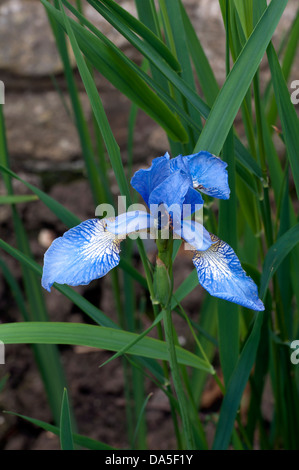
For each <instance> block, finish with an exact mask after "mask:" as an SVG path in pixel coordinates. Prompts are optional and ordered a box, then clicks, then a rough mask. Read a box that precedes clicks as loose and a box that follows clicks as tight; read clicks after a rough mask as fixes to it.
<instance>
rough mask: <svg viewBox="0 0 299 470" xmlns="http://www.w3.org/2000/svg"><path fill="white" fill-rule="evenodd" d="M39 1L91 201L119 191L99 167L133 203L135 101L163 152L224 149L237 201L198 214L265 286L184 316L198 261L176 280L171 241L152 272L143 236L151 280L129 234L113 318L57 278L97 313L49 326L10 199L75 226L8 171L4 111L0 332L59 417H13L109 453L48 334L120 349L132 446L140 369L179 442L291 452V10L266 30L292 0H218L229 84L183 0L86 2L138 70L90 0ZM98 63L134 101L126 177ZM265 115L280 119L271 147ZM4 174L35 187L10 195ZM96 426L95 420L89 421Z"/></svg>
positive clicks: (298, 385)
mask: <svg viewBox="0 0 299 470" xmlns="http://www.w3.org/2000/svg"><path fill="white" fill-rule="evenodd" d="M41 3H42V4H43V5H44V7H45V10H46V12H47V14H48V18H49V22H50V24H51V27H52V30H53V34H54V38H55V41H56V44H57V49H58V52H59V54H60V56H61V59H62V63H63V67H64V74H65V79H66V83H67V89H68V93H69V95H70V103H71V107H72V114H73V117H74V125H75V126H76V129H77V132H78V136H79V140H80V145H81V149H82V155H83V156H84V161H85V167H86V177H87V179H88V182H89V185H90V188H91V191H92V194H93V198H94V203H95V204H98V203H100V202H110V201H111V200H113V195H112V192H111V190H110V187H109V179H108V176H107V175H108V172H109V170H112V171H113V173H114V176H115V179H116V181H117V184H118V187H119V191H120V193H121V194H122V195H125V196H126V197H127V203H128V205H129V204H131V202H132V200H133V197H132V193H131V190H130V187H129V184H128V178H127V174H130V173H131V169H132V165H133V164H134V147H133V146H132V142H133V137H134V124H135V121H136V119H138V116H137V110H138V109H141V110H143V111H144V112H145V113H147V114H148V116H149V117H150V118H151V119H152V120H153V121H155V122H156V123H157V124H158V125H159V126H160V127H161V128H162V129H163V130H164V131H165V133H166V136H167V138H168V140H169V145H170V148H171V151H172V153H173V156H175V155H177V154H179V153H181V154H186V153H187V152H188V153H194V152H197V151H200V150H207V151H210V152H212V153H214V154H216V155H218V156H221V158H222V159H223V160H225V161H226V162H227V163H228V174H229V184H230V189H231V197H230V199H229V200H228V201H221V203H220V204H219V205H218V206H217V207H216V205H215V203H214V202H213V203H211V201H210V199H209V198H206V204H205V213H204V223H205V226H206V227H207V229H208V230H209V231H210V232H212V233H215V234H217V235H219V236H220V238H222V239H224V240H226V241H227V242H228V243H229V244H230V245H231V246H232V247H233V248H234V250H235V251H236V253H237V254H238V256H239V257H240V259H241V261H244V263H245V262H246V270H247V272H248V274H250V275H251V277H252V278H254V280H255V282H256V283H257V284H258V285H259V288H260V289H259V292H260V297H261V298H262V299H263V301H264V303H265V306H266V310H265V312H259V313H256V314H253V313H252V312H251V311H249V310H246V309H244V308H241V307H238V306H236V305H233V304H230V303H228V302H226V301H216V300H215V299H214V298H211V297H210V296H209V295H208V294H207V295H206V296H205V297H204V300H203V302H202V304H201V305H200V306H199V307H200V308H198V312H197V313H198V316H196V317H194V318H195V319H194V318H192V319H191V318H189V317H188V311H185V310H184V309H183V307H182V305H181V302H182V301H183V300H184V299H185V298H186V297H187V296H188V295H189V294H190V293H191V292H192V291H193V290H194V289H195V288H196V287H197V286H198V278H197V274H196V271H195V270H193V271H192V272H191V274H190V275H189V276H188V277H187V278H186V279H184V281H183V282H182V283H181V285H180V286H178V287H177V289H176V291H175V292H174V293H173V292H172V288H173V285H172V272H171V270H172V262H174V263H175V262H176V260H177V253H178V250H179V248H180V244H179V243H177V242H176V243H175V244H174V250H173V254H172V260H169V263H168V264H167V269H166V267H165V266H164V264H163V266H162V267H161V266H160V267H159V266H158V267H156V271H155V270H154V269H152V266H151V265H150V263H149V261H148V259H147V255H146V251H145V248H144V246H143V243H142V241H141V240H139V241H138V242H137V243H136V245H137V247H138V250H139V255H140V258H141V261H142V263H143V268H144V275H145V276H143V275H142V274H141V273H139V272H138V271H137V270H136V269H135V268H133V267H132V245H129V244H128V245H126V249H125V255H124V256H122V259H121V263H120V265H119V267H120V268H121V271H120V272H121V273H122V275H123V279H124V285H125V293H124V296H122V295H120V291H121V287H120V286H121V283H120V279H119V276H118V274H117V271H116V270H115V271H113V273H112V274H111V276H112V277H111V279H112V284H113V289H114V291H113V292H114V296H115V305H116V311H117V313H118V321H117V322H114V321H112V320H111V319H110V318H109V317H108V316H107V315H106V313H105V312H102V311H101V310H100V309H99V308H98V307H97V306H95V305H93V304H92V303H91V302H89V301H88V300H87V299H85V298H84V297H83V296H81V295H80V294H78V293H77V292H76V291H75V290H74V289H72V288H71V287H68V286H61V285H58V284H54V286H53V287H54V288H56V289H58V290H59V292H60V293H61V294H62V295H63V296H65V297H66V298H68V299H70V300H71V301H72V302H73V303H74V304H75V305H77V307H78V308H79V309H80V310H81V311H82V312H83V313H84V314H86V315H87V316H88V321H89V322H92V324H85V323H82V324H79V323H71V322H69V323H62V322H61V323H60V322H59V323H54V322H49V321H48V313H47V309H46V305H45V301H44V296H43V292H42V289H41V287H40V277H41V274H42V268H41V266H39V264H38V263H36V261H35V260H34V259H33V256H32V253H31V250H30V245H29V240H28V236H27V233H26V227H24V225H23V223H22V220H21V218H20V216H19V212H18V204H19V203H23V204H24V203H26V204H34V201H36V200H37V199H38V200H40V201H41V202H42V203H43V204H44V205H45V206H46V207H47V208H48V209H50V210H51V211H52V212H53V214H55V216H56V217H57V219H59V220H60V221H62V222H63V223H64V224H65V227H66V228H71V227H73V226H75V225H77V224H78V223H79V222H80V220H79V219H78V217H77V215H76V214H73V213H71V212H70V211H69V210H67V209H66V208H65V207H63V206H62V205H61V204H59V203H58V202H57V201H55V200H54V199H53V198H51V197H50V196H49V195H48V194H46V193H45V192H43V191H42V190H40V189H38V188H37V187H35V186H34V185H32V184H30V183H28V182H26V181H25V180H23V179H21V178H20V177H19V176H18V175H17V174H16V173H14V172H13V171H11V169H10V163H9V149H8V148H7V143H6V133H5V122H4V117H3V113H2V109H1V114H0V172H1V176H2V178H3V180H4V183H5V187H6V194H5V195H1V196H0V204H7V205H9V207H10V208H11V211H12V219H13V225H14V232H15V235H16V237H15V238H16V243H17V247H14V246H13V245H10V244H9V243H7V241H4V240H3V239H0V248H1V250H4V251H5V252H6V253H8V254H9V255H10V256H12V257H14V258H15V259H16V260H17V261H18V262H19V263H20V266H21V268H22V278H23V285H24V288H21V287H20V286H19V284H18V282H17V281H16V279H15V278H14V276H13V274H12V273H11V271H10V269H9V267H8V266H7V264H6V263H5V262H4V260H3V259H2V257H1V252H0V269H1V272H2V275H3V277H4V278H5V280H6V282H7V285H8V286H9V288H10V289H11V291H12V292H13V294H14V299H15V302H16V305H17V306H18V309H19V311H20V321H18V322H16V323H8V324H1V325H0V339H1V340H2V341H3V342H4V343H15V344H17V343H27V344H31V345H33V348H34V353H35V358H36V361H37V364H38V367H39V371H40V374H41V377H42V379H43V383H44V386H45V389H46V392H47V396H48V401H49V406H50V408H51V410H52V414H53V417H54V421H55V425H51V424H48V423H44V422H42V421H39V420H38V419H33V418H28V417H25V416H22V415H19V416H21V417H22V418H23V419H26V420H29V421H30V422H31V423H33V424H35V425H37V426H39V427H41V428H43V429H46V430H48V431H51V432H53V433H55V434H57V435H59V436H60V441H61V448H62V449H73V448H74V446H76V445H77V446H82V447H85V448H88V449H112V448H111V447H109V446H108V445H107V444H106V443H102V442H98V441H94V440H92V439H90V438H88V437H85V436H81V435H80V434H77V433H76V432H75V431H76V430H75V427H74V426H75V423H74V419H73V410H72V404H71V403H69V402H68V395H67V392H66V390H68V391H69V393H70V394H71V390H70V388H69V386H67V385H66V381H65V378H64V373H63V370H62V366H61V363H60V357H59V350H58V348H57V345H58V344H69V345H85V346H90V347H96V348H100V349H106V350H108V351H114V352H115V354H114V355H112V356H111V357H110V359H109V360H107V361H106V362H105V363H104V364H102V365H101V367H105V365H106V364H107V363H108V362H110V361H112V360H115V359H116V358H117V357H120V356H121V358H122V359H123V362H122V364H123V370H124V377H125V397H126V414H127V429H128V436H127V438H128V447H129V448H132V449H133V448H137V449H141V448H146V447H147V440H146V436H147V434H146V433H147V427H146V413H147V405H148V402H149V399H150V395H148V393H147V392H146V390H145V383H146V382H145V378H146V377H147V378H149V379H150V380H151V381H152V382H153V384H154V386H155V387H159V388H160V389H161V390H162V391H163V393H165V395H166V396H167V398H168V399H169V403H170V409H171V414H172V418H173V433H174V434H175V436H176V439H177V447H178V449H181V448H196V449H206V448H208V447H210V448H213V449H227V448H228V447H229V446H233V447H234V448H238V449H239V448H241V449H251V448H253V446H254V445H255V444H256V441H255V436H256V432H258V437H259V439H258V445H259V447H260V448H265V449H266V448H272V449H280V448H282V449H298V442H296V436H295V435H294V434H296V432H295V431H296V429H298V426H299V409H298V408H299V407H298V405H297V404H296V399H297V396H298V392H299V381H298V371H297V370H296V369H295V367H294V365H293V364H292V363H291V361H290V354H291V351H290V348H289V345H290V343H291V341H292V340H293V339H298V332H299V328H298V327H299V311H298V301H299V289H298V275H299V272H298V266H299V263H298V256H299V252H298V249H299V248H298V246H297V244H298V241H299V237H298V235H299V229H298V227H299V225H298V218H297V214H296V207H297V206H298V202H297V197H298V194H299V164H298V148H299V120H298V116H297V113H296V109H295V107H294V105H293V104H292V102H291V100H290V92H289V90H288V86H287V80H288V78H289V76H290V74H291V70H292V64H293V61H294V58H295V57H296V52H297V47H298V27H299V26H298V25H299V14H297V15H296V18H295V19H294V21H293V23H292V25H291V28H290V31H289V32H288V34H287V36H286V38H285V40H284V41H283V43H282V47H281V49H280V50H279V51H278V52H276V50H275V48H274V46H273V44H272V42H271V39H272V36H273V34H274V32H275V31H276V28H277V25H278V23H279V21H280V19H281V16H282V14H283V12H284V10H285V7H286V5H287V3H288V2H287V0H272V1H271V2H270V4H269V5H268V6H267V4H266V2H265V1H260V0H246V1H239V0H229V1H225V0H220V2H219V3H220V7H219V15H221V14H222V17H223V23H224V28H225V31H226V56H225V57H223V61H225V62H226V68H227V77H226V80H225V82H224V84H223V86H222V87H221V88H220V87H219V85H218V82H217V79H218V77H217V76H215V74H214V71H213V69H212V67H211V65H210V62H209V60H208V57H207V55H206V53H205V50H204V48H203V47H202V44H201V42H200V40H199V38H198V35H197V31H196V30H195V28H194V26H193V25H192V18H190V17H189V16H188V14H187V10H186V5H185V4H184V0H159V1H158V2H154V1H153V0H148V2H139V1H138V0H136V7H137V13H138V17H134V16H132V15H131V14H130V13H129V12H127V11H126V10H124V9H123V8H122V7H121V6H120V5H119V4H118V3H117V2H115V1H114V0H99V1H95V0H87V3H88V4H89V7H92V8H93V9H94V14H95V15H98V14H99V15H102V16H103V17H104V18H105V19H106V20H107V21H108V22H109V23H110V24H111V25H112V26H113V27H114V28H115V29H116V30H117V31H118V33H119V34H120V35H122V36H123V37H124V38H126V40H127V41H129V42H130V44H131V45H132V46H133V47H134V48H136V50H137V51H138V53H139V55H140V59H141V60H140V63H142V65H141V66H140V65H137V64H136V63H135V62H133V61H132V60H131V59H130V58H129V57H127V56H126V54H125V53H124V52H123V51H121V50H120V49H119V48H118V47H117V46H116V45H115V44H113V43H112V42H111V41H110V40H109V39H108V38H107V37H106V36H105V35H104V34H103V33H102V31H100V30H99V29H98V28H97V27H96V26H95V25H94V24H92V22H91V21H89V20H88V19H87V18H86V17H85V15H84V7H85V4H84V3H83V4H82V5H81V6H82V8H81V7H80V2H76V3H77V5H76V7H75V6H74V5H73V3H74V2H73V3H72V4H71V3H69V2H68V1H67V0H62V1H61V0H54V1H47V0H41ZM69 13H72V15H69ZM68 42H69V44H70V47H71V48H72V52H73V55H74V58H75V61H76V64H77V67H78V71H79V74H80V79H81V80H82V83H83V86H84V89H85V91H86V93H87V96H88V98H89V102H90V109H91V112H92V115H93V120H94V121H93V123H94V129H93V130H94V133H95V137H96V141H97V143H98V148H97V150H95V149H94V148H93V144H92V142H93V136H92V132H91V131H90V130H89V128H88V126H87V121H86V117H85V116H84V113H83V111H82V105H81V102H80V96H79V93H78V86H77V84H76V80H75V75H74V70H73V68H72V66H71V61H70V57H69V50H68V46H67V44H68ZM263 58H265V60H267V64H268V67H269V72H270V75H271V78H270V80H269V83H268V84H266V87H264V86H263V87H262V86H261V73H260V63H261V60H262V59H263ZM280 63H281V64H282V65H281V64H280ZM94 71H97V72H99V73H101V74H102V75H103V76H104V77H106V79H108V80H109V81H110V83H111V84H112V85H113V86H114V87H115V88H117V89H118V90H119V92H120V93H122V94H124V95H125V96H126V97H127V98H128V99H129V100H130V101H131V103H132V108H131V115H130V122H129V126H128V127H129V142H128V148H130V158H131V160H130V163H129V169H128V173H127V172H126V168H125V167H124V162H123V160H122V156H121V152H120V149H119V146H118V143H117V142H116V140H115V137H114V135H113V133H112V130H111V127H110V124H109V121H108V118H107V116H106V112H105V109H104V106H103V103H102V100H101V96H100V94H99V92H98V89H97V86H96V83H95V80H94ZM197 83H198V84H199V89H198V87H197ZM261 90H265V91H263V92H261ZM252 97H253V100H252V99H251V98H252ZM239 111H241V113H240V114H241V119H242V124H243V128H242V129H243V131H244V132H243V134H244V135H242V139H241V132H240V131H239V129H240V128H238V132H237V130H236V129H235V126H234V123H235V119H236V116H237V114H238V112H239ZM203 123H204V124H203ZM274 125H275V126H277V127H278V129H279V130H278V137H279V138H280V145H279V146H278V145H277V135H276V134H277V132H276V131H275V130H274V129H273V126H274ZM280 127H281V129H280ZM239 133H240V135H239ZM243 137H244V138H243ZM281 147H283V151H282V152H281V150H280V149H281ZM105 153H107V155H108V163H107V161H106V159H105ZM14 179H17V180H18V181H19V182H21V183H22V184H24V185H25V186H26V187H27V189H29V190H30V191H31V192H32V194H30V195H27V194H26V195H15V194H13V189H12V188H13V186H12V181H13V180H14ZM289 184H294V187H295V190H292V191H290V190H289ZM3 238H4V237H3ZM243 265H244V267H245V264H243ZM135 283H138V284H139V285H140V286H141V287H142V289H143V291H144V296H145V297H146V298H147V299H148V300H149V301H150V303H151V311H150V312H148V311H147V310H146V308H143V310H142V309H141V308H140V309H138V310H141V311H142V312H143V314H144V315H145V314H147V315H148V316H149V318H150V326H149V327H147V328H146V329H145V328H143V326H142V318H138V319H136V315H135V310H136V295H135ZM197 289H198V290H197V291H198V292H199V288H197ZM124 298H125V300H124ZM176 316H180V317H181V318H182V319H183V320H184V322H185V324H186V327H187V328H189V330H190V333H191V335H190V336H191V337H192V341H191V343H190V345H189V344H188V347H182V346H179V344H178V336H179V332H177V331H176V330H175V328H174V326H173V322H172V320H173V319H174V318H176ZM163 329H164V331H163ZM150 332H155V333H156V334H157V336H158V339H154V338H152V337H150V336H148V335H149V333H150ZM193 340H194V341H193ZM218 359H219V360H220V367H219V366H218V363H219V361H218ZM169 365H170V370H169ZM99 370H101V369H99ZM211 377H212V378H213V379H214V381H215V382H216V383H217V384H218V385H219V386H220V388H221V392H222V394H223V400H222V403H221V406H220V407H219V409H218V410H217V420H216V422H215V438H214V441H213V442H207V436H206V433H205V432H206V428H205V423H203V422H202V421H201V419H200V416H199V412H198V411H199V409H200V406H201V400H202V394H203V390H204V388H205V385H206V383H207V380H208V378H209V379H210V378H211ZM220 377H223V381H224V385H223V384H222V382H221V379H220ZM266 379H269V380H270V385H271V387H270V388H271V393H272V395H273V397H274V398H275V402H274V405H273V420H272V421H271V422H266V418H265V417H264V416H263V407H262V400H263V392H264V387H265V382H266ZM172 381H173V385H174V389H173V388H172V386H171V383H172ZM5 382H6V378H4V379H0V391H1V389H2V388H3V387H5ZM245 389H247V390H248V391H249V392H248V393H249V401H250V403H249V408H248V412H247V416H246V418H245V419H244V420H243V415H242V417H240V411H242V397H243V396H244V391H245ZM132 403H136V406H135V407H134V405H132ZM20 411H22V410H20ZM181 422H182V423H183V426H182V425H181V424H180V423H181ZM98 425H100V423H96V422H95V423H94V426H98ZM293 431H294V432H293Z"/></svg>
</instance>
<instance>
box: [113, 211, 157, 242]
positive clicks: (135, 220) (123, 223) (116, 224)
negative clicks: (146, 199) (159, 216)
mask: <svg viewBox="0 0 299 470" xmlns="http://www.w3.org/2000/svg"><path fill="white" fill-rule="evenodd" d="M106 222H107V230H109V232H111V233H114V234H115V235H121V236H123V235H128V234H129V233H133V232H140V231H141V230H146V229H148V228H151V227H153V225H154V219H153V217H152V216H151V215H150V214H148V213H147V212H145V211H130V212H125V213H123V214H120V215H119V216H118V217H116V219H115V220H107V221H106Z"/></svg>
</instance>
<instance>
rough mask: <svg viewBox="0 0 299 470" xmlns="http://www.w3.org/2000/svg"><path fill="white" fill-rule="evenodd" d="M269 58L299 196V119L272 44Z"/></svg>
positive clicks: (268, 54) (269, 48) (279, 112)
mask: <svg viewBox="0 0 299 470" xmlns="http://www.w3.org/2000/svg"><path fill="white" fill-rule="evenodd" d="M267 56H268V62H269V66H270V70H271V76H272V82H273V88H274V94H275V99H276V103H277V108H278V114H279V117H280V121H281V126H282V130H283V136H284V141H285V145H286V149H287V156H288V159H289V162H290V166H291V169H292V174H293V178H294V183H295V186H296V191H297V196H299V161H298V148H299V119H298V116H297V113H296V110H295V107H294V105H293V103H292V102H291V100H290V94H289V90H288V87H287V84H286V82H285V78H284V76H283V72H282V70H281V67H280V65H279V61H278V58H277V54H276V52H275V49H274V47H273V45H272V43H271V44H270V45H269V47H268V49H267Z"/></svg>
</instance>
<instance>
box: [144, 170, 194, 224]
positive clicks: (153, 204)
mask: <svg viewBox="0 0 299 470" xmlns="http://www.w3.org/2000/svg"><path fill="white" fill-rule="evenodd" d="M188 189H189V181H188V178H186V177H185V174H184V173H182V172H181V171H180V170H179V171H176V172H174V173H172V174H171V175H170V176H169V177H168V178H166V180H164V181H163V182H162V183H161V184H160V185H159V186H157V187H156V188H155V189H154V191H152V193H151V194H150V197H149V208H150V211H151V213H152V214H153V216H155V215H156V212H157V207H158V206H160V205H161V204H163V205H164V206H165V207H166V210H167V211H168V212H169V213H170V212H172V214H173V218H174V219H177V220H180V219H181V216H182V205H183V202H184V199H185V196H186V194H187V191H188ZM170 208H171V210H168V209H170Z"/></svg>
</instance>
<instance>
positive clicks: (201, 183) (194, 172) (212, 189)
mask: <svg viewBox="0 0 299 470" xmlns="http://www.w3.org/2000/svg"><path fill="white" fill-rule="evenodd" d="M186 158H187V159H188V162H189V170H190V173H191V176H192V181H193V186H194V188H197V189H199V190H200V191H201V192H203V193H205V194H208V195H209V196H212V197H217V198H219V199H228V198H229V194H230V189H229V186H228V174H227V171H226V167H227V163H226V162H224V161H222V160H221V159H220V158H218V157H215V155H212V154H211V153H209V152H199V153H196V154H194V155H188V156H187V157H186Z"/></svg>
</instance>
